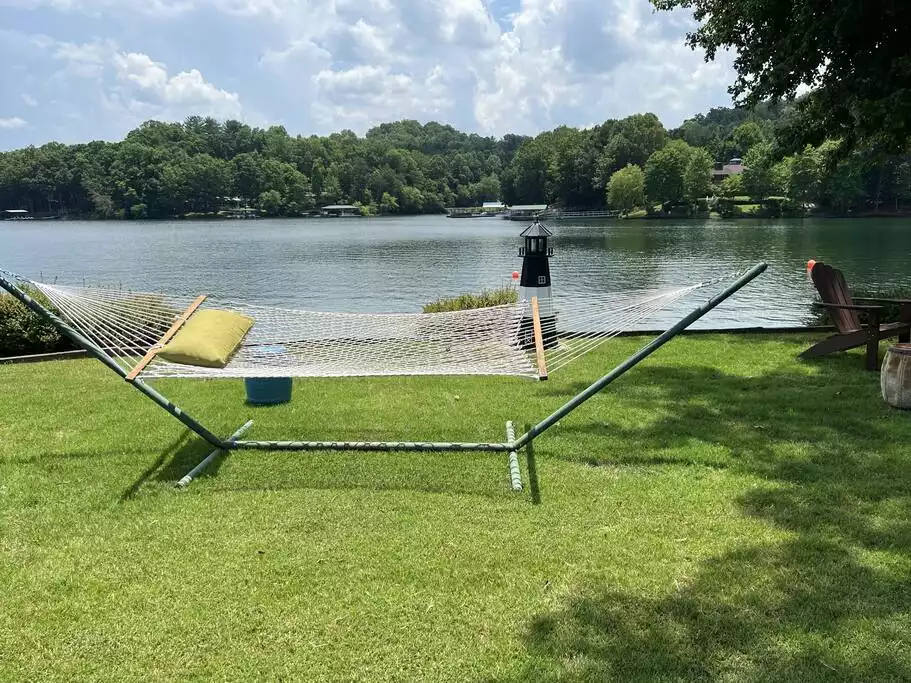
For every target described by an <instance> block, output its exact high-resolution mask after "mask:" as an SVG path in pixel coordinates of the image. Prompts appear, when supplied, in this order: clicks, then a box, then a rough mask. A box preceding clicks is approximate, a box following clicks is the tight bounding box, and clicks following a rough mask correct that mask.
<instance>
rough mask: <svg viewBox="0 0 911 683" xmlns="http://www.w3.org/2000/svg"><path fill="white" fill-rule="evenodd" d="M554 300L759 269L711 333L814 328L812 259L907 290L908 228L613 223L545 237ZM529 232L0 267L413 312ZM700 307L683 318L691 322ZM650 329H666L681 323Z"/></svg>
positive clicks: (189, 250) (181, 228)
mask: <svg viewBox="0 0 911 683" xmlns="http://www.w3.org/2000/svg"><path fill="white" fill-rule="evenodd" d="M549 225H550V227H551V228H552V229H553V230H554V232H555V237H554V238H553V240H552V243H553V247H554V250H555V256H554V258H553V259H552V261H551V268H552V274H553V282H554V291H555V292H556V291H558V290H559V291H562V292H573V293H576V292H590V291H594V292H603V291H622V290H627V289H641V288H652V287H658V286H669V285H670V286H673V285H686V284H692V283H695V282H699V281H701V280H703V279H707V278H712V277H715V276H718V275H721V274H724V273H727V272H731V271H739V270H743V269H745V268H747V267H748V266H750V265H752V264H754V263H755V262H757V261H761V260H764V261H767V262H768V263H769V270H768V272H767V273H766V274H765V275H764V276H762V277H761V278H760V279H759V280H758V281H756V282H755V283H754V284H753V285H751V286H750V287H749V288H747V289H746V290H743V291H742V292H741V293H740V294H738V295H737V296H736V297H735V298H734V299H732V300H730V301H729V302H728V303H726V304H725V305H724V306H723V307H722V308H720V309H717V310H716V311H714V312H713V313H712V314H710V315H709V316H708V317H706V318H705V319H704V320H703V321H701V323H700V324H701V325H702V326H703V327H736V326H743V325H766V326H787V325H799V324H803V323H804V322H806V320H807V316H808V312H809V309H810V302H811V300H812V296H813V290H812V287H811V286H810V285H809V284H808V283H807V282H806V278H805V271H804V268H805V264H806V262H807V259H809V258H815V259H817V260H822V261H827V262H830V263H832V264H835V265H837V266H838V267H840V268H841V269H842V270H844V271H845V273H846V275H847V277H848V278H849V281H850V282H851V284H852V285H854V286H865V287H893V286H903V287H909V286H911V272H909V268H908V266H909V258H908V257H909V254H911V221H906V220H897V219H886V220H874V219H855V220H851V219H847V220H778V221H776V220H766V221H745V220H740V221H723V220H711V221H704V222H696V221H682V222H679V223H668V222H660V223H658V222H648V221H610V222H599V223H572V222H569V221H560V222H553V223H550V224H549ZM524 227H525V225H524V224H523V223H515V222H510V221H503V220H499V219H465V220H451V219H447V218H445V217H441V216H440V217H437V216H420V217H408V218H370V219H347V220H345V219H342V220H332V219H317V220H314V219H310V220H304V219H302V220H259V221H217V222H216V221H205V222H191V221H173V222H171V221H166V222H143V223H133V222H83V221H66V222H56V221H48V222H36V221H28V222H26V221H23V222H5V223H0V267H4V268H7V269H9V270H12V271H15V272H19V273H22V274H23V275H27V276H29V277H33V278H36V279H37V278H39V277H43V278H44V279H45V280H52V279H53V278H55V277H56V278H58V279H59V280H60V281H61V282H68V283H81V282H83V280H84V281H85V282H87V283H91V284H99V283H101V284H114V285H117V284H119V285H122V286H123V287H130V288H135V289H151V290H159V291H177V292H182V293H199V292H209V293H212V294H216V295H218V296H221V297H230V298H237V299H244V300H248V301H252V302H256V303H268V304H274V305H281V306H290V307H297V308H308V309H318V310H330V311H418V310H420V306H421V304H423V303H426V302H427V301H429V300H431V299H434V298H437V297H438V296H445V295H452V294H458V293H461V292H465V291H477V290H479V289H482V288H485V287H493V286H497V285H499V284H501V283H502V282H504V280H506V279H508V277H509V274H510V273H511V272H512V271H513V270H516V269H519V267H520V264H521V260H520V259H519V257H518V255H517V254H518V247H519V246H520V244H521V240H520V238H519V237H518V234H519V232H521V230H522V229H523V228H524ZM691 305H692V304H691V303H689V304H685V305H683V306H682V308H686V309H688V308H689V307H691ZM680 309H681V306H678V307H677V309H675V310H674V311H671V312H668V313H664V314H662V315H661V316H660V317H659V318H658V319H652V320H651V321H648V323H649V324H651V325H652V326H654V324H655V323H658V324H663V323H667V322H669V321H670V320H672V319H673V317H674V315H677V314H678V313H679V310H680Z"/></svg>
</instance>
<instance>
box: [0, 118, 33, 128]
mask: <svg viewBox="0 0 911 683" xmlns="http://www.w3.org/2000/svg"><path fill="white" fill-rule="evenodd" d="M27 125H28V121H25V120H24V119H20V118H19V117H18V116H10V117H9V118H5V119H4V118H0V130H13V129H14V128H24V127H25V126H27Z"/></svg>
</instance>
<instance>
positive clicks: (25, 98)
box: [20, 92, 38, 107]
mask: <svg viewBox="0 0 911 683" xmlns="http://www.w3.org/2000/svg"><path fill="white" fill-rule="evenodd" d="M20 97H21V98H22V101H23V102H25V103H26V104H27V105H28V106H30V107H37V106H38V100H36V99H35V98H34V97H32V96H31V95H29V94H28V93H27V92H24V93H22V95H20Z"/></svg>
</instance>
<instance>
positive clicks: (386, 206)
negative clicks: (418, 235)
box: [380, 192, 399, 213]
mask: <svg viewBox="0 0 911 683" xmlns="http://www.w3.org/2000/svg"><path fill="white" fill-rule="evenodd" d="M398 210H399V202H398V200H397V199H396V198H395V197H393V196H392V195H391V194H389V193H388V192H384V193H383V197H382V199H380V213H395V212H396V211H398Z"/></svg>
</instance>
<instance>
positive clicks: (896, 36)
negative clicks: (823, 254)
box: [652, 0, 911, 152]
mask: <svg viewBox="0 0 911 683" xmlns="http://www.w3.org/2000/svg"><path fill="white" fill-rule="evenodd" d="M652 3H653V4H654V6H655V7H656V8H658V9H659V10H672V9H676V8H685V9H690V10H692V11H693V13H694V16H695V19H696V20H697V21H698V22H700V24H699V26H698V28H696V29H695V30H694V31H692V32H691V33H689V34H688V42H689V44H690V46H692V47H693V48H702V49H704V50H705V52H706V59H709V60H711V59H714V58H715V56H716V55H717V54H718V52H719V51H722V50H727V49H731V50H733V51H734V52H735V54H736V57H735V60H734V68H735V70H736V72H737V78H736V80H735V81H734V83H733V84H732V85H731V88H730V91H731V94H732V95H734V97H735V101H737V102H739V103H741V104H744V105H746V106H747V107H751V106H755V105H756V104H758V103H760V102H764V101H768V100H771V101H773V102H774V101H778V100H782V99H790V98H794V97H795V95H797V94H798V93H799V90H800V89H801V88H802V87H808V88H810V91H809V92H808V93H807V94H806V95H805V96H803V97H801V98H800V99H799V100H798V102H797V109H798V112H799V113H800V114H801V116H800V119H799V125H797V126H795V127H793V128H792V129H791V130H790V131H789V135H788V141H789V142H790V144H791V147H792V148H793V147H797V146H798V145H802V144H806V143H813V144H819V143H821V142H822V141H823V140H824V139H826V138H834V139H839V140H840V142H841V145H842V147H843V148H844V149H845V150H846V151H848V150H851V149H856V148H859V147H874V146H875V147H879V148H881V149H882V150H883V151H886V152H898V151H901V150H905V149H907V145H908V139H909V137H911V40H909V39H908V35H907V32H908V30H909V27H911V2H909V0H652Z"/></svg>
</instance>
